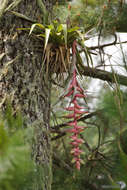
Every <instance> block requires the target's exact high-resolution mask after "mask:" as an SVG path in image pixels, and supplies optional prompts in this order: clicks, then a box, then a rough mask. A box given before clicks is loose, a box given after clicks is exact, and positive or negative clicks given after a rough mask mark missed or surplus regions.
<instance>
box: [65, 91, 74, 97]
mask: <svg viewBox="0 0 127 190" xmlns="http://www.w3.org/2000/svg"><path fill="white" fill-rule="evenodd" d="M73 92H74V90H72V91H70V92H68V93H67V94H65V95H64V97H68V96H71V95H72V94H73Z"/></svg>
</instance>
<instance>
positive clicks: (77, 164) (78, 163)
mask: <svg viewBox="0 0 127 190" xmlns="http://www.w3.org/2000/svg"><path fill="white" fill-rule="evenodd" d="M76 168H77V169H78V170H80V162H79V161H76Z"/></svg>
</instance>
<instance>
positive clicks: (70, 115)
mask: <svg viewBox="0 0 127 190" xmlns="http://www.w3.org/2000/svg"><path fill="white" fill-rule="evenodd" d="M64 117H65V118H74V114H69V115H65V116H64Z"/></svg>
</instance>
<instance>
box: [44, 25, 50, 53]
mask: <svg viewBox="0 0 127 190" xmlns="http://www.w3.org/2000/svg"><path fill="white" fill-rule="evenodd" d="M50 31H51V29H49V28H46V29H45V47H44V50H45V49H46V47H47V44H48V40H49V36H50Z"/></svg>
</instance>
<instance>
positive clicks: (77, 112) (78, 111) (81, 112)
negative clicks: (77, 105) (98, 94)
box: [75, 109, 86, 114]
mask: <svg viewBox="0 0 127 190" xmlns="http://www.w3.org/2000/svg"><path fill="white" fill-rule="evenodd" d="M75 113H76V114H84V113H86V111H81V110H78V109H75Z"/></svg>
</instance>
